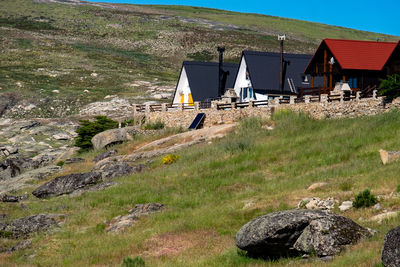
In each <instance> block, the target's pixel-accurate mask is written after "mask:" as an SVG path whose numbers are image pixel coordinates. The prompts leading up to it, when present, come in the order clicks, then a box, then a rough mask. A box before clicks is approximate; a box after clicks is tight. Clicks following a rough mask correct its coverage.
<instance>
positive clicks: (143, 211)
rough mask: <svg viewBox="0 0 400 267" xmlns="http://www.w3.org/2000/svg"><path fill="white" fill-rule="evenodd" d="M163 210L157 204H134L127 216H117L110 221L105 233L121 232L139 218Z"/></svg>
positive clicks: (162, 206) (163, 207) (160, 205)
mask: <svg viewBox="0 0 400 267" xmlns="http://www.w3.org/2000/svg"><path fill="white" fill-rule="evenodd" d="M163 209H165V206H164V205H163V204H159V203H147V204H136V205H135V207H134V208H133V209H131V210H130V211H129V214H127V215H124V216H122V215H121V216H118V217H115V218H114V219H112V220H111V222H110V223H109V224H108V226H107V228H106V231H107V232H121V231H124V230H125V229H126V228H127V227H129V226H131V225H132V224H133V223H134V222H135V221H137V220H138V219H139V218H140V217H142V216H145V215H148V214H151V213H155V212H159V211H161V210H163Z"/></svg>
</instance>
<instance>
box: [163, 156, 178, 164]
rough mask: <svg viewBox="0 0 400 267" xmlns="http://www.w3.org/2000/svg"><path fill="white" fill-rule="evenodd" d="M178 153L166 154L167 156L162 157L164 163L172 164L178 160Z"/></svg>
mask: <svg viewBox="0 0 400 267" xmlns="http://www.w3.org/2000/svg"><path fill="white" fill-rule="evenodd" d="M178 158H179V157H178V155H166V156H165V157H163V158H162V163H163V164H167V165H169V164H172V163H174V162H176V161H177V160H178Z"/></svg>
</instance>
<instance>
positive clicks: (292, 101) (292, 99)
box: [289, 95, 296, 105]
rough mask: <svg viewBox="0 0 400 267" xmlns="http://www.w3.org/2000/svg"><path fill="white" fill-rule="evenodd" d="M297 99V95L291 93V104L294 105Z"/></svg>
mask: <svg viewBox="0 0 400 267" xmlns="http://www.w3.org/2000/svg"><path fill="white" fill-rule="evenodd" d="M295 99H296V96H295V95H291V96H290V100H289V104H290V105H293V104H294V103H295Z"/></svg>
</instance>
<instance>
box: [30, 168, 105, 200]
mask: <svg viewBox="0 0 400 267" xmlns="http://www.w3.org/2000/svg"><path fill="white" fill-rule="evenodd" d="M101 180H102V178H101V173H98V172H89V173H77V174H70V175H65V176H60V177H57V178H55V179H54V180H51V181H50V182H47V183H45V184H44V185H42V186H40V187H38V188H36V189H35V190H34V191H33V192H32V194H33V195H34V196H35V197H38V198H48V197H52V196H59V195H63V194H68V193H71V192H74V191H75V190H78V189H81V188H85V187H89V186H92V185H95V184H97V183H98V182H100V181H101Z"/></svg>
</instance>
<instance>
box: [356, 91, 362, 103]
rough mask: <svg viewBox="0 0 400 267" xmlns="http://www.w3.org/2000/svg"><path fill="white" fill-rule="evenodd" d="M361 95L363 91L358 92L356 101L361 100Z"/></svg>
mask: <svg viewBox="0 0 400 267" xmlns="http://www.w3.org/2000/svg"><path fill="white" fill-rule="evenodd" d="M360 96H361V92H360V91H357V92H356V101H360Z"/></svg>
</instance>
